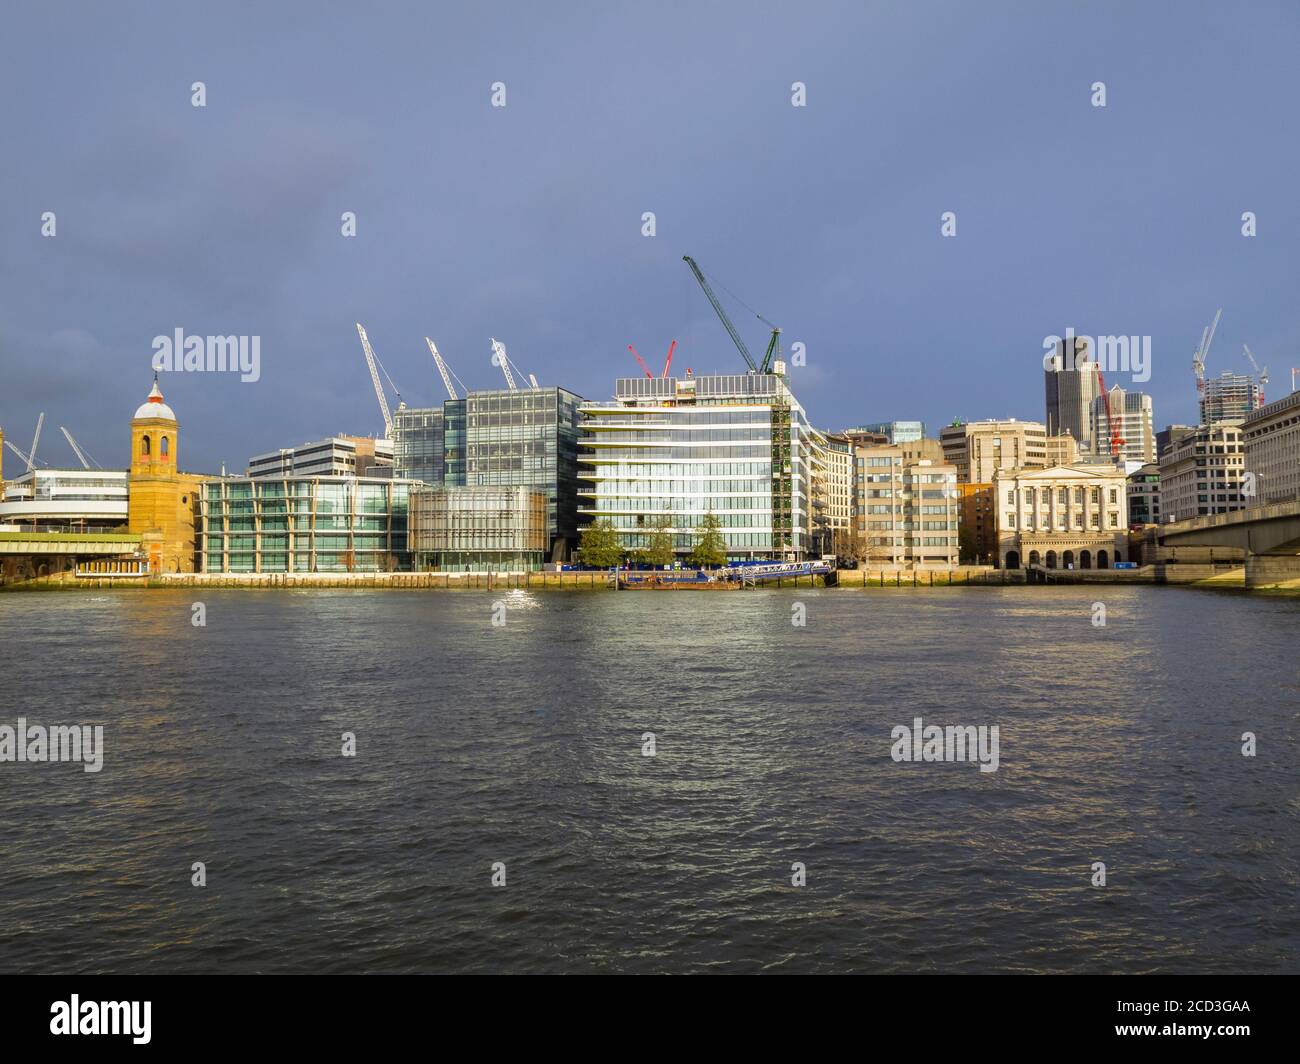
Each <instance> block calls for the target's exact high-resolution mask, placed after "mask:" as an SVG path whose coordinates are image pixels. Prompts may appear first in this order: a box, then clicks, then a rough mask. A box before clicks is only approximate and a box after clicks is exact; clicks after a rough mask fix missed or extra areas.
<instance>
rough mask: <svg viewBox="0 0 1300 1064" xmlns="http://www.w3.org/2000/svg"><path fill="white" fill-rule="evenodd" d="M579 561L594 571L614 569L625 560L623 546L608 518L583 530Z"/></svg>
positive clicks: (594, 522)
mask: <svg viewBox="0 0 1300 1064" xmlns="http://www.w3.org/2000/svg"><path fill="white" fill-rule="evenodd" d="M578 559H579V561H581V562H582V564H583V565H589V566H591V567H592V568H593V569H612V568H613V567H614V566H616V565H618V563H619V562H621V561H622V560H623V544H622V543H620V542H619V538H618V533H617V532H616V531H615V530H614V526H613V525H612V524H611V523H610V522H609V520H608V519H607V518H601V519H600V520H599V521H593V522H592V523H591V524H589V525H588V526H587V527H586V528H584V529H583V530H582V542H581V544H580V545H579V547H578Z"/></svg>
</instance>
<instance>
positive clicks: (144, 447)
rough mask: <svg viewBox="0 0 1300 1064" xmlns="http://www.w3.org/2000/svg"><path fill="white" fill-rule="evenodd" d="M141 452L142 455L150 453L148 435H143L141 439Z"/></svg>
mask: <svg viewBox="0 0 1300 1064" xmlns="http://www.w3.org/2000/svg"><path fill="white" fill-rule="evenodd" d="M140 453H141V454H142V455H145V456H148V454H149V437H148V436H143V437H141V439H140Z"/></svg>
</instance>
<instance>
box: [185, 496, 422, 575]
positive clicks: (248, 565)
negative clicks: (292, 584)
mask: <svg viewBox="0 0 1300 1064" xmlns="http://www.w3.org/2000/svg"><path fill="white" fill-rule="evenodd" d="M411 487H412V483H411V482H410V481H406V480H390V479H387V478H383V479H380V478H370V477H258V478H250V477H223V478H219V479H216V480H210V481H208V482H206V483H205V484H204V485H203V487H202V489H201V491H200V494H199V519H198V528H197V530H196V541H197V547H198V552H199V567H200V571H202V572H207V573H350V572H358V573H374V572H393V571H399V570H406V569H410V567H411V558H410V553H409V550H408V547H407V497H408V493H409V491H410V488H411Z"/></svg>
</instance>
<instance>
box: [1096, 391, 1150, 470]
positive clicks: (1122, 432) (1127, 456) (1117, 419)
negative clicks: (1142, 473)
mask: <svg viewBox="0 0 1300 1064" xmlns="http://www.w3.org/2000/svg"><path fill="white" fill-rule="evenodd" d="M1108 402H1109V404H1110V417H1109V418H1108V417H1107V415H1106V404H1107V403H1108ZM1112 424H1113V425H1114V427H1115V428H1116V429H1117V430H1118V432H1119V437H1120V439H1122V440H1123V441H1124V442H1123V444H1121V445H1120V454H1119V457H1120V458H1122V459H1124V460H1125V461H1131V462H1140V463H1142V464H1143V465H1145V464H1146V463H1148V462H1154V461H1155V460H1156V435H1155V423H1154V419H1153V407H1152V405H1151V396H1149V395H1147V394H1145V393H1144V392H1129V391H1125V390H1124V389H1123V388H1121V387H1120V386H1119V385H1118V384H1117V385H1115V386H1114V387H1113V388H1111V389H1109V390H1108V391H1107V392H1106V394H1105V395H1104V396H1101V395H1099V396H1097V398H1096V399H1094V400H1093V401H1092V439H1093V441H1094V443H1095V450H1096V453H1097V454H1099V455H1102V456H1105V457H1111V453H1110V430H1111V427H1112Z"/></svg>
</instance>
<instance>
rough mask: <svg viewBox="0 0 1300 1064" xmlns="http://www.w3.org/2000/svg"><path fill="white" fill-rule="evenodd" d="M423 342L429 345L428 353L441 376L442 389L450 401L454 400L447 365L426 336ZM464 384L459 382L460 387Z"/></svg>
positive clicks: (454, 394)
mask: <svg viewBox="0 0 1300 1064" xmlns="http://www.w3.org/2000/svg"><path fill="white" fill-rule="evenodd" d="M424 342H425V343H426V344H428V345H429V353H430V354H431V355H433V361H434V363H435V364H436V365H437V367H438V372H439V373H441V374H442V384H443V387H445V388H446V389H447V394H448V395H449V396H450V397H451V398H452V399H455V398H456V389H455V388H453V387H452V386H451V372H450V371H449V370H448V369H447V363H446V362H444V361H443V360H442V355H440V354H438V349H437V348H436V347H434V346H433V341H432V340H430V339H429V338H428V337H427V336H426V337H425V338H424ZM464 383H465V382H464V381H461V385H462V386H463V385H464Z"/></svg>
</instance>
